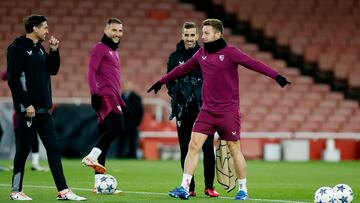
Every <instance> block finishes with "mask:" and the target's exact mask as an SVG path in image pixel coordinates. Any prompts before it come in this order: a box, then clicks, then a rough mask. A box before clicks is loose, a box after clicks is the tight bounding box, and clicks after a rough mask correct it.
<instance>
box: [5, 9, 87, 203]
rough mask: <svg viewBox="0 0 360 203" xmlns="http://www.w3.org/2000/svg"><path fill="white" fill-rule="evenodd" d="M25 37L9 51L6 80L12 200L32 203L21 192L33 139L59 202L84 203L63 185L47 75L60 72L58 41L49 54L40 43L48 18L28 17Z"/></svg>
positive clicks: (52, 38) (63, 179)
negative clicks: (12, 129) (11, 115)
mask: <svg viewBox="0 0 360 203" xmlns="http://www.w3.org/2000/svg"><path fill="white" fill-rule="evenodd" d="M24 24H25V30H26V35H23V36H20V37H17V38H16V39H15V40H14V42H12V43H11V44H10V45H9V47H8V52H7V79H8V84H9V87H10V89H11V92H12V97H13V102H14V108H15V111H16V118H15V119H16V122H17V124H18V136H17V137H16V154H15V158H14V171H13V177H12V192H11V193H10V199H12V200H32V199H31V198H30V197H29V196H27V195H26V194H25V193H24V192H23V191H22V189H23V188H22V184H23V177H24V166H25V162H26V158H27V156H28V154H29V152H30V150H31V145H32V142H33V139H34V138H33V135H34V134H35V133H36V132H37V133H38V134H39V136H40V139H41V140H42V142H43V144H44V146H45V148H46V152H47V156H48V162H49V166H50V170H51V173H52V175H53V178H54V180H55V185H56V188H57V190H58V195H57V199H58V200H77V201H81V200H86V198H84V197H80V196H78V195H76V194H75V193H73V192H72V191H71V190H70V189H69V188H68V186H67V185H66V180H65V177H64V173H63V168H62V164H61V159H60V149H59V142H58V140H57V137H56V133H55V126H54V121H53V118H52V115H51V112H50V109H51V106H52V98H51V97H52V96H51V79H50V75H56V74H57V72H58V71H59V68H60V54H59V49H58V47H59V40H57V39H56V38H55V37H53V36H51V38H50V40H49V47H50V51H49V53H47V52H46V51H45V49H44V47H43V46H42V45H41V43H42V42H43V41H44V40H45V38H46V36H47V34H48V33H49V30H48V29H49V26H48V24H47V18H46V17H45V16H42V15H31V16H28V17H27V18H26V19H25V23H24Z"/></svg>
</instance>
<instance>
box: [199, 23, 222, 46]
mask: <svg viewBox="0 0 360 203" xmlns="http://www.w3.org/2000/svg"><path fill="white" fill-rule="evenodd" d="M202 32H203V34H202V36H201V38H202V39H203V41H204V43H208V42H213V41H215V40H218V39H220V37H221V32H220V31H217V30H215V29H214V27H212V26H211V25H204V26H203V28H202Z"/></svg>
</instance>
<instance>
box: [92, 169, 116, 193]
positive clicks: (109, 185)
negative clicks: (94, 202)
mask: <svg viewBox="0 0 360 203" xmlns="http://www.w3.org/2000/svg"><path fill="white" fill-rule="evenodd" d="M95 187H96V194H113V193H114V192H115V190H116V187H117V182H116V179H115V178H114V177H113V176H112V175H109V174H102V175H100V177H99V178H98V179H97V180H96V183H95Z"/></svg>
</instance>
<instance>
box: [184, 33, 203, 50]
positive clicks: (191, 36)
mask: <svg viewBox="0 0 360 203" xmlns="http://www.w3.org/2000/svg"><path fill="white" fill-rule="evenodd" d="M181 39H182V40H183V41H184V45H185V49H191V48H194V47H195V45H196V41H197V40H198V39H199V34H198V33H197V31H196V28H189V29H186V28H183V31H182V33H181Z"/></svg>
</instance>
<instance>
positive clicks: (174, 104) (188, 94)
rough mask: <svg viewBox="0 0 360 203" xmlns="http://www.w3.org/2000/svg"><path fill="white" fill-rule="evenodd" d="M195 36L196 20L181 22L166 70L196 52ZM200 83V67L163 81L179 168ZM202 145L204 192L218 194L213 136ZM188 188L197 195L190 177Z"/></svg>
mask: <svg viewBox="0 0 360 203" xmlns="http://www.w3.org/2000/svg"><path fill="white" fill-rule="evenodd" d="M198 36H199V34H198V32H197V28H196V25H195V23H193V22H186V23H184V25H183V27H182V40H181V41H180V42H179V43H178V44H177V46H176V51H175V52H173V53H172V54H171V55H170V56H169V60H168V66H167V72H170V71H171V70H172V69H174V68H175V67H176V66H178V65H179V64H182V63H184V62H186V61H187V60H189V59H190V58H191V57H192V56H193V55H194V54H195V52H196V51H197V50H198V49H199V48H200V46H199V45H198V43H197V39H198ZM201 85H202V74H201V69H200V68H198V69H196V70H194V71H193V72H190V73H189V74H188V75H186V76H185V77H182V78H179V79H176V80H174V81H172V82H170V83H168V84H167V85H166V86H167V88H168V94H169V96H170V97H171V108H172V112H171V115H170V120H171V119H173V118H174V117H175V118H176V126H177V131H178V139H179V144H180V151H181V167H182V169H184V161H185V157H186V154H187V152H188V145H189V142H190V139H191V131H192V127H193V124H194V122H195V119H196V117H197V115H198V113H199V111H200V108H201V104H202V100H201ZM202 149H203V153H204V176H205V194H206V195H208V196H211V197H217V196H219V194H218V193H217V192H216V191H215V190H214V187H213V184H214V176H215V155H214V136H208V138H207V140H206V142H205V144H204V145H203V147H202ZM189 192H190V195H191V196H196V193H195V181H194V178H193V179H192V180H191V183H190V187H189Z"/></svg>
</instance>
